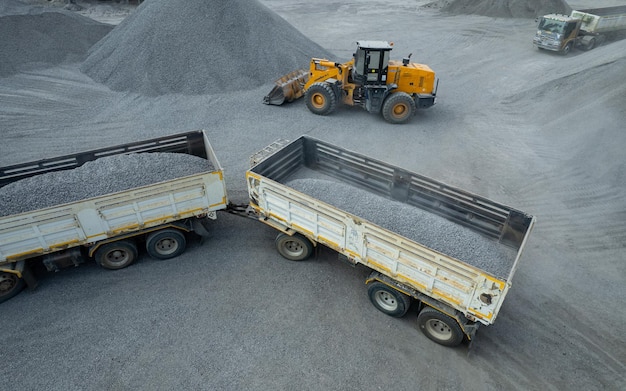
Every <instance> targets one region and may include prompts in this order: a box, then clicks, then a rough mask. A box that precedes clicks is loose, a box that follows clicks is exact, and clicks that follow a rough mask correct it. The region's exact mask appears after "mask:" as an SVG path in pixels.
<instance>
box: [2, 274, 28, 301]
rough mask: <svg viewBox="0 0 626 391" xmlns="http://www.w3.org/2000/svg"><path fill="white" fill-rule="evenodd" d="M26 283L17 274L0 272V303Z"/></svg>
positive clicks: (17, 291)
mask: <svg viewBox="0 0 626 391" xmlns="http://www.w3.org/2000/svg"><path fill="white" fill-rule="evenodd" d="M24 286H26V283H25V282H24V279H23V278H19V277H18V276H17V274H13V273H8V272H0V303H2V302H4V301H7V300H9V299H10V298H12V297H13V296H15V295H17V294H18V293H20V292H21V291H22V289H24Z"/></svg>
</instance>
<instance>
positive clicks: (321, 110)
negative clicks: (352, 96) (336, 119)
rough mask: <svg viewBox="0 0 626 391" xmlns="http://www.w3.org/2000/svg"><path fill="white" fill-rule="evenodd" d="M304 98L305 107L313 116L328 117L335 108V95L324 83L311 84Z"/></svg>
mask: <svg viewBox="0 0 626 391" xmlns="http://www.w3.org/2000/svg"><path fill="white" fill-rule="evenodd" d="M305 98H306V107H308V108H309V110H311V112H312V113H314V114H318V115H328V114H330V113H332V112H333V111H335V109H336V108H337V95H335V91H333V88H332V87H331V86H330V85H328V84H326V83H315V84H313V85H312V86H311V87H309V89H308V90H306V94H305Z"/></svg>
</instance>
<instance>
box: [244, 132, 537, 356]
mask: <svg viewBox="0 0 626 391" xmlns="http://www.w3.org/2000/svg"><path fill="white" fill-rule="evenodd" d="M246 180H247V187H248V192H249V198H250V208H251V209H252V210H254V212H255V214H256V216H257V217H258V218H259V219H260V221H262V222H264V223H265V224H268V225H270V226H272V227H274V228H276V229H277V230H279V231H280V232H279V234H278V236H277V238H276V242H275V243H276V247H277V250H278V252H279V253H280V254H281V255H282V256H283V257H285V258H287V259H289V260H294V261H297V260H303V259H306V258H308V257H309V256H310V255H311V254H312V253H313V252H314V249H315V247H316V246H317V245H318V244H322V245H324V246H326V247H328V248H331V249H333V250H335V251H337V252H338V253H339V255H340V258H343V259H345V260H347V261H348V262H350V263H351V264H353V265H357V264H360V265H364V266H366V267H368V268H369V269H371V274H370V275H369V278H368V279H367V280H366V283H367V284H368V295H369V298H370V300H371V302H372V304H373V305H374V306H375V307H376V308H377V309H379V310H380V311H382V312H384V313H386V314H388V315H390V316H394V317H401V316H403V315H405V314H406V312H407V310H408V309H409V306H410V305H411V302H412V301H413V300H416V301H417V306H418V310H419V315H418V324H419V327H420V329H421V330H422V331H423V332H424V334H425V335H426V336H427V337H428V338H430V339H432V340H433V341H435V342H437V343H440V344H442V345H446V346H455V345H458V344H460V343H461V342H462V341H463V340H471V339H472V338H473V336H474V335H475V333H476V330H477V329H478V327H479V326H480V325H481V324H483V325H490V324H492V323H493V322H494V321H495V320H496V316H497V315H498V311H499V310H500V308H501V307H502V303H503V301H504V298H505V297H506V295H507V293H508V291H509V289H510V287H511V280H512V277H513V274H514V272H515V269H516V267H517V265H518V262H519V259H520V256H521V254H522V250H523V248H524V245H525V244H526V241H527V239H528V236H529V234H530V232H531V229H532V227H533V225H534V221H535V218H534V217H533V216H531V215H528V214H526V213H524V212H521V211H519V210H515V209H513V208H510V207H508V206H505V205H502V204H500V203H497V202H494V201H491V200H489V199H487V198H484V197H481V196H479V195H476V194H472V193H470V192H468V191H465V190H461V189H458V188H454V187H451V186H448V185H445V184H443V183H440V182H437V181H435V180H433V179H430V178H427V177H425V176H422V175H419V174H416V173H413V172H410V171H407V170H404V169H402V168H400V167H395V166H392V165H390V164H387V163H384V162H381V161H378V160H375V159H372V158H369V157H367V156H363V155H361V154H358V153H354V152H351V151H348V150H345V149H343V148H340V147H337V146H335V145H332V144H329V143H326V142H323V141H320V140H316V139H313V138H310V137H307V136H302V137H300V138H299V139H297V140H295V141H293V142H290V143H283V144H282V145H281V144H280V143H278V144H275V146H274V147H268V148H266V149H265V150H264V151H262V153H261V154H259V155H258V156H256V157H254V158H253V166H252V168H251V169H250V170H248V171H247V173H246ZM307 183H308V185H309V186H306V184H307ZM303 184H304V186H303ZM346 186H350V187H351V190H350V189H349V190H346V189H345V188H344V187H346ZM302 189H308V190H302ZM313 193H315V195H312V194H313ZM363 194H365V195H366V196H365V197H364V196H363ZM337 205H342V206H341V207H338V206H337ZM353 208H354V209H355V210H357V209H358V210H359V212H353V211H352V209H353ZM359 208H360V209H359ZM397 211H400V213H395V212H397ZM413 212H419V213H420V214H419V215H417V214H416V215H414V214H413ZM415 216H418V217H415ZM403 219H405V220H407V219H408V221H406V222H405V224H404V227H405V228H406V230H405V231H402V232H399V231H397V230H396V229H395V228H388V227H389V226H390V225H391V226H394V224H396V225H397V223H398V221H397V220H403ZM390 220H391V221H390ZM439 220H441V221H439ZM415 228H416V229H415ZM408 231H421V232H418V234H429V233H432V232H435V235H434V236H439V239H442V240H441V241H440V242H441V243H443V247H440V246H441V243H440V244H437V243H435V242H432V244H431V242H428V244H426V242H421V241H418V240H416V239H414V238H413V236H412V235H413V232H408ZM472 235H474V236H472ZM426 236H428V235H426ZM441 236H443V237H441ZM431 239H435V241H436V239H437V238H431ZM429 240H430V239H429ZM458 241H462V243H460V246H456V248H455V249H454V255H452V254H451V253H448V252H445V251H447V250H441V248H444V249H447V248H453V247H454V246H452V247H446V246H447V245H449V244H454V243H455V242H458ZM480 242H485V243H484V244H485V245H484V246H483V245H480V246H478V247H479V248H480V250H479V252H481V253H479V254H474V252H476V251H475V249H476V248H477V247H476V245H477V244H479V243H480ZM485 249H487V250H486V251H485ZM494 255H495V256H494ZM486 258H491V259H490V260H488V261H485V260H484V259H486Z"/></svg>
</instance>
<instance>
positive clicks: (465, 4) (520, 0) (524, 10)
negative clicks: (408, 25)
mask: <svg viewBox="0 0 626 391" xmlns="http://www.w3.org/2000/svg"><path fill="white" fill-rule="evenodd" d="M445 3H446V4H444V5H443V6H442V7H441V10H442V11H444V12H449V13H452V14H477V15H484V16H492V17H496V18H535V17H537V16H541V15H545V14H550V13H558V14H567V15H569V14H570V13H571V12H572V9H571V7H570V6H569V5H568V4H567V2H566V1H565V0H452V1H446V2H445Z"/></svg>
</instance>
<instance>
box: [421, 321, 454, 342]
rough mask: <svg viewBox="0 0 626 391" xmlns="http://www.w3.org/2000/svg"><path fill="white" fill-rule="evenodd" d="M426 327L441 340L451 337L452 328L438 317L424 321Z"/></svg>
mask: <svg viewBox="0 0 626 391" xmlns="http://www.w3.org/2000/svg"><path fill="white" fill-rule="evenodd" d="M426 328H427V329H428V331H429V332H430V333H431V334H432V335H433V336H435V337H437V339H439V340H441V341H445V340H448V339H450V338H452V329H450V326H448V325H447V324H445V323H444V322H442V321H440V320H439V319H430V320H429V321H428V322H426Z"/></svg>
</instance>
